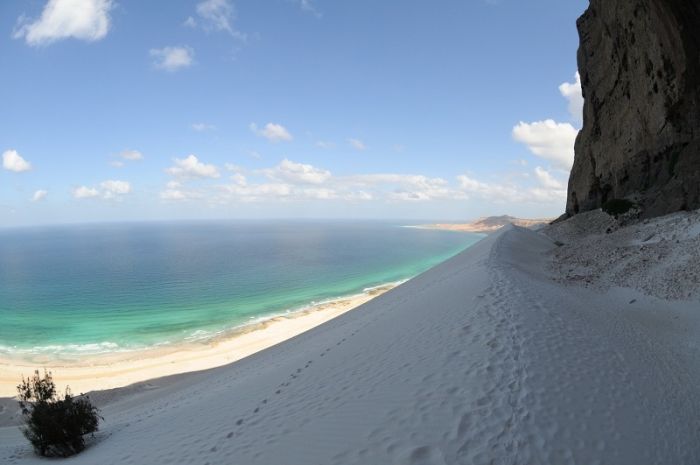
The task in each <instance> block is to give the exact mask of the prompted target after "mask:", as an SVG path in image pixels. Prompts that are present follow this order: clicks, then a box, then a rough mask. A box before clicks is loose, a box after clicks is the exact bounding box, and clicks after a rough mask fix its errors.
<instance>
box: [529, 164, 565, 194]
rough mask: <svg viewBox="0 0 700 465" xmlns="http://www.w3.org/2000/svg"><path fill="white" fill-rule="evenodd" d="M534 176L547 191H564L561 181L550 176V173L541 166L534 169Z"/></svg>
mask: <svg viewBox="0 0 700 465" xmlns="http://www.w3.org/2000/svg"><path fill="white" fill-rule="evenodd" d="M535 176H536V177H537V179H538V180H539V181H540V183H541V184H542V186H544V187H546V188H548V189H560V190H561V189H564V184H562V183H561V181H559V180H558V179H556V178H555V177H554V176H552V173H550V172H549V171H547V170H546V169H544V168H542V167H541V166H538V167H536V168H535Z"/></svg>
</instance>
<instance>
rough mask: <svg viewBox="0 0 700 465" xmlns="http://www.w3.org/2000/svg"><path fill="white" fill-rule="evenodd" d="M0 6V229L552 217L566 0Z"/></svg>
mask: <svg viewBox="0 0 700 465" xmlns="http://www.w3.org/2000/svg"><path fill="white" fill-rule="evenodd" d="M163 5H164V3H163V2H142V1H137V0H112V1H110V0H49V1H47V0H28V1H3V2H2V3H1V4H0V69H2V70H3V72H2V73H0V89H2V91H1V92H2V94H1V95H2V101H3V106H4V109H5V111H4V112H3V116H2V120H1V121H0V123H1V124H0V152H1V153H2V168H1V169H0V226H13V225H32V224H45V223H71V222H84V221H123V220H144V219H156V220H163V219H199V218H288V217H294V218H307V217H312V218H417V219H443V220H460V219H469V218H474V217H477V216H481V215H488V214H500V213H510V214H514V215H519V216H529V217H532V216H554V215H558V214H560V213H561V212H562V211H563V209H564V203H565V184H566V180H567V176H568V169H569V168H570V165H571V161H572V159H573V139H574V137H575V135H576V131H577V129H578V128H579V127H580V124H581V121H580V114H581V104H582V99H581V95H580V86H579V85H577V83H576V77H575V73H576V48H577V45H578V37H577V33H576V28H575V20H576V18H577V17H578V16H579V15H580V14H581V13H582V12H583V10H584V9H585V7H586V5H587V2H585V1H584V0H575V1H566V2H563V1H561V0H529V1H527V2H523V1H520V0H517V1H516V0H490V1H489V0H446V1H437V2H428V1H425V0H423V1H416V0H401V1H398V0H396V1H394V0H392V1H389V0H386V1H376V0H374V1H369V0H353V1H337V0H335V1H332V0H205V1H196V0H193V1H178V2H167V8H164V7H163Z"/></svg>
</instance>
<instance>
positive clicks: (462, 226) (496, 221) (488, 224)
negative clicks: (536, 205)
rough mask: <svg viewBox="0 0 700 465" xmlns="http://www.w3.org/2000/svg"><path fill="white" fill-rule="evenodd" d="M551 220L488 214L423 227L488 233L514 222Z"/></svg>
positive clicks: (532, 223) (523, 224)
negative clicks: (462, 220)
mask: <svg viewBox="0 0 700 465" xmlns="http://www.w3.org/2000/svg"><path fill="white" fill-rule="evenodd" d="M551 221H552V218H538V219H525V218H516V217H514V216H509V215H501V216H488V217H483V218H479V219H477V220H475V221H472V222H471V223H439V224H429V225H424V226H423V227H425V228H429V229H442V230H446V231H462V232H473V233H490V232H494V231H497V230H499V229H501V228H502V227H503V226H506V225H508V224H514V225H516V226H521V227H523V228H532V227H535V226H539V225H544V224H547V223H549V222H551Z"/></svg>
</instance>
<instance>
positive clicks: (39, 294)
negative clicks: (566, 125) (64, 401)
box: [0, 221, 481, 355]
mask: <svg viewBox="0 0 700 465" xmlns="http://www.w3.org/2000/svg"><path fill="white" fill-rule="evenodd" d="M402 224H406V223H387V222H349V221H347V222H346V221H343V222H310V221H309V222H301V221H300V222H289V221H287V222H281V221H255V222H253V221H248V222H244V221H237V222H198V223H194V222H193V223H141V224H136V223H135V224H102V225H81V226H56V227H42V228H24V229H4V230H0V354H3V353H5V354H7V355H9V354H36V353H58V354H60V353H62V352H65V353H76V352H79V353H97V352H111V351H120V350H132V349H138V348H145V347H148V346H152V345H157V344H166V343H177V342H180V341H183V340H191V339H194V338H206V337H209V336H210V335H214V334H219V333H221V332H222V331H226V330H230V329H233V328H237V327H240V326H241V325H245V324H247V323H250V322H251V321H258V320H259V319H260V318H261V317H266V316H271V315H276V314H282V313H285V312H288V311H294V310H298V309H300V308H303V307H305V306H308V305H310V304H312V303H314V302H319V301H324V300H329V299H333V298H338V297H342V296H347V295H352V294H357V293H360V292H363V291H364V290H366V289H367V288H370V287H372V286H377V285H381V284H386V283H391V282H396V281H401V280H404V279H407V278H410V277H412V276H415V275H417V274H419V273H421V272H423V271H425V270H427V269H428V268H430V267H432V266H434V265H436V264H437V263H439V262H441V261H443V260H445V259H447V258H449V257H451V256H453V255H455V254H457V253H458V252H460V251H462V250H464V249H465V248H467V247H469V246H470V245H472V244H474V243H475V242H477V241H478V240H479V239H481V236H480V235H476V234H466V233H456V232H448V231H435V230H426V229H415V228H405V227H401V226H402Z"/></svg>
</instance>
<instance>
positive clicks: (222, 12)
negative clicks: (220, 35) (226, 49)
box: [185, 0, 247, 40]
mask: <svg viewBox="0 0 700 465" xmlns="http://www.w3.org/2000/svg"><path fill="white" fill-rule="evenodd" d="M196 10H197V15H198V16H199V18H200V21H199V24H201V26H202V28H203V29H204V30H205V31H216V32H228V33H229V34H231V35H232V36H233V37H236V38H237V39H240V40H246V38H247V37H246V34H244V33H242V32H240V31H238V30H236V29H235V28H234V27H233V22H234V21H235V19H236V9H235V8H234V6H233V3H232V2H230V1H229V0H205V1H203V2H199V3H198V4H197V8H196ZM197 24H198V22H197V21H196V20H195V19H194V18H192V17H189V18H187V20H186V21H185V25H186V26H189V27H196V26H197Z"/></svg>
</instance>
